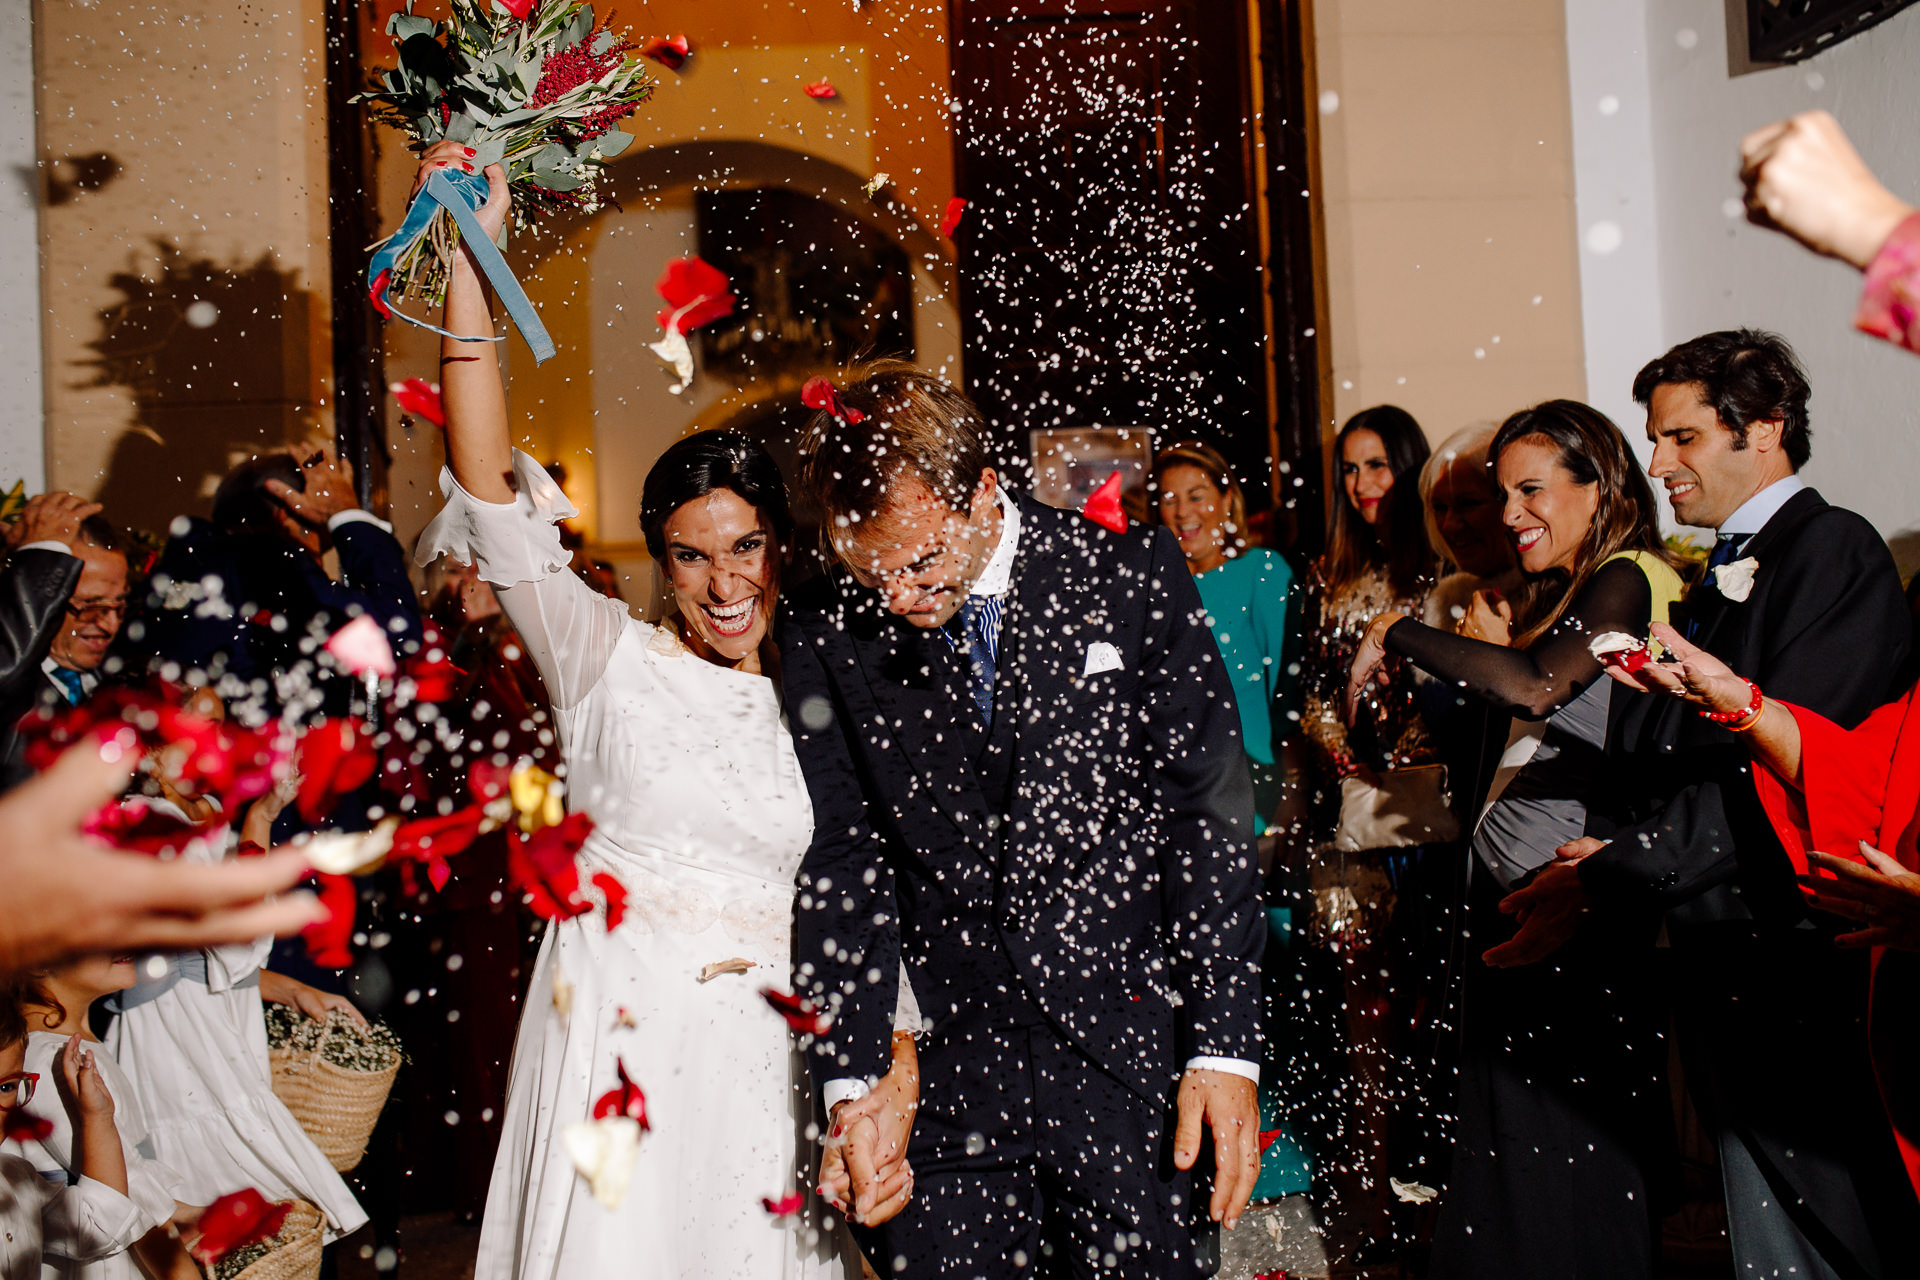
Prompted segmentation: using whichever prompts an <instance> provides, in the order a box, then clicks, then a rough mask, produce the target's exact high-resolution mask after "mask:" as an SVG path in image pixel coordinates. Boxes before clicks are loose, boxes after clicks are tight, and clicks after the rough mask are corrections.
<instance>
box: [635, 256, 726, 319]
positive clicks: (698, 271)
mask: <svg viewBox="0 0 1920 1280" xmlns="http://www.w3.org/2000/svg"><path fill="white" fill-rule="evenodd" d="M653 287H654V288H655V289H656V290H658V291H659V294H660V296H661V297H662V298H665V299H666V301H667V305H666V307H665V308H664V309H663V310H661V311H660V312H659V314H658V315H657V316H656V319H658V320H659V322H660V327H661V328H663V329H664V328H666V327H667V326H668V325H669V324H671V325H673V327H674V328H676V329H678V330H679V331H680V332H681V333H691V332H693V331H694V330H695V329H698V328H699V327H700V326H702V325H705V324H711V323H713V322H714V321H715V320H718V319H719V318H720V317H721V316H726V315H732V314H733V309H734V305H735V302H736V299H735V298H734V296H733V292H732V289H731V287H730V286H729V283H728V280H727V274H726V272H724V271H722V270H720V268H718V267H716V266H714V265H712V264H711V263H707V262H702V261H701V260H700V259H698V258H675V259H674V260H673V261H672V262H669V263H668V264H667V267H666V270H664V271H662V272H661V273H660V278H659V279H658V280H657V281H655V282H654V286H653ZM675 313H678V314H679V319H677V320H676V319H674V316H675Z"/></svg>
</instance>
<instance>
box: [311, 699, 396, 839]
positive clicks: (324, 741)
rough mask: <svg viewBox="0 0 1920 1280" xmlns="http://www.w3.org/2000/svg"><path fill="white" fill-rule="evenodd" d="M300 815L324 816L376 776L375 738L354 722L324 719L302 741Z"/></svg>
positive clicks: (318, 819)
mask: <svg viewBox="0 0 1920 1280" xmlns="http://www.w3.org/2000/svg"><path fill="white" fill-rule="evenodd" d="M299 757H300V759H299V769H300V797H299V805H300V816H301V817H303V818H305V819H306V820H307V821H308V822H318V821H320V819H321V818H323V817H325V816H326V814H327V811H328V810H329V809H330V808H331V807H332V805H333V802H334V801H335V800H336V799H338V798H339V797H340V796H343V795H345V794H346V793H347V792H349V791H353V790H355V789H356V788H358V787H360V786H361V785H362V784H364V783H365V782H366V780H367V779H368V778H371V777H372V776H373V770H374V766H375V765H376V764H378V763H379V757H378V755H377V753H376V752H375V751H374V748H373V739H372V738H371V737H370V736H369V735H368V734H366V733H365V732H363V731H361V730H360V729H358V728H357V727H356V726H355V724H354V722H353V721H351V720H322V721H321V722H320V723H319V724H316V725H314V726H313V727H312V728H311V729H308V730H307V732H306V733H305V734H304V735H303V736H302V737H301V739H300V751H299Z"/></svg>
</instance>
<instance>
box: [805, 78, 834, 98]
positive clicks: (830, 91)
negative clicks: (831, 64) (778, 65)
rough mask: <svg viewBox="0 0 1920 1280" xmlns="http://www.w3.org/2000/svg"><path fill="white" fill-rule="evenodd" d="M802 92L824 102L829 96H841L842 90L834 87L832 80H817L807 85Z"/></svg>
mask: <svg viewBox="0 0 1920 1280" xmlns="http://www.w3.org/2000/svg"><path fill="white" fill-rule="evenodd" d="M802 92H803V93H805V94H806V95H807V96H808V97H809V98H818V99H820V100H821V101H823V102H824V101H825V100H826V99H828V98H837V97H839V96H840V91H839V90H838V89H836V88H834V87H833V85H832V83H831V82H830V81H826V80H815V81H814V82H813V83H812V84H810V85H807V86H806V87H805V88H804V89H803V90H802Z"/></svg>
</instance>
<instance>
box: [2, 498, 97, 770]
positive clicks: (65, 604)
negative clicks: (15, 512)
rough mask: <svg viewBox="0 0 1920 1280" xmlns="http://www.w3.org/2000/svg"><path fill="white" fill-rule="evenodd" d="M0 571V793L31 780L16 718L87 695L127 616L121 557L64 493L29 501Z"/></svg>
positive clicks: (82, 505) (93, 506)
mask: <svg viewBox="0 0 1920 1280" xmlns="http://www.w3.org/2000/svg"><path fill="white" fill-rule="evenodd" d="M7 542H8V545H9V547H10V548H11V549H12V550H11V554H10V555H9V557H8V561H7V567H6V569H5V570H4V571H0V725H4V726H5V729H4V733H5V738H4V740H0V788H6V789H10V788H12V787H14V786H17V785H18V784H19V783H21V782H24V781H25V780H26V779H27V777H28V776H29V774H30V772H31V771H30V770H29V769H28V768H27V766H26V762H25V760H24V759H23V754H24V751H25V740H24V738H23V737H22V735H21V734H20V733H19V731H18V727H17V726H18V724H19V721H20V718H21V717H22V716H24V715H27V714H29V713H31V712H33V711H35V710H37V709H39V708H42V707H49V708H55V709H57V708H59V707H61V706H69V705H74V704H77V703H81V702H84V701H86V700H87V698H89V697H91V696H92V694H93V690H94V688H95V687H96V686H97V685H98V683H99V676H98V674H97V672H98V671H99V668H100V664H101V663H102V662H104V661H105V660H106V657H107V650H108V648H109V647H111V646H112V644H113V640H114V637H115V636H116V635H118V634H119V631H120V621H121V618H122V617H124V616H125V614H126V609H127V556H126V552H125V551H124V550H122V548H121V543H120V538H119V535H118V534H116V533H115V532H114V529H113V526H112V525H110V524H108V523H107V521H106V519H105V518H104V517H102V516H101V514H100V505H99V504H98V503H95V502H88V501H86V500H85V499H83V498H79V497H76V496H75V495H73V494H70V493H45V494H41V495H39V496H38V497H36V498H33V499H31V500H30V501H29V502H28V503H27V506H26V509H25V510H24V511H22V512H21V514H20V519H19V520H18V521H16V522H15V523H14V525H13V527H12V529H11V530H9V533H8V538H7Z"/></svg>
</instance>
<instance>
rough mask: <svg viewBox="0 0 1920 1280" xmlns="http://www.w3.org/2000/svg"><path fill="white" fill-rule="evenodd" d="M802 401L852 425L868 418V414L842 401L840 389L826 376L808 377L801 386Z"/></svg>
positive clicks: (810, 407) (808, 406) (809, 406)
mask: <svg viewBox="0 0 1920 1280" xmlns="http://www.w3.org/2000/svg"><path fill="white" fill-rule="evenodd" d="M800 403H801V404H803V405H805V406H807V408H809V409H824V410H826V411H827V412H828V413H830V414H832V415H833V416H834V417H836V418H838V419H840V420H841V421H842V422H844V423H846V424H847V425H848V426H850V427H851V426H854V425H856V424H858V423H862V422H865V421H866V420H867V415H866V414H864V413H862V412H860V411H859V410H858V409H855V408H852V407H850V406H848V405H847V404H845V403H844V402H842V401H841V399H840V393H839V391H837V390H835V389H834V385H833V383H831V382H829V381H828V380H827V379H825V378H808V379H807V380H806V382H805V384H803V385H802V386H801V388H800Z"/></svg>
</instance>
